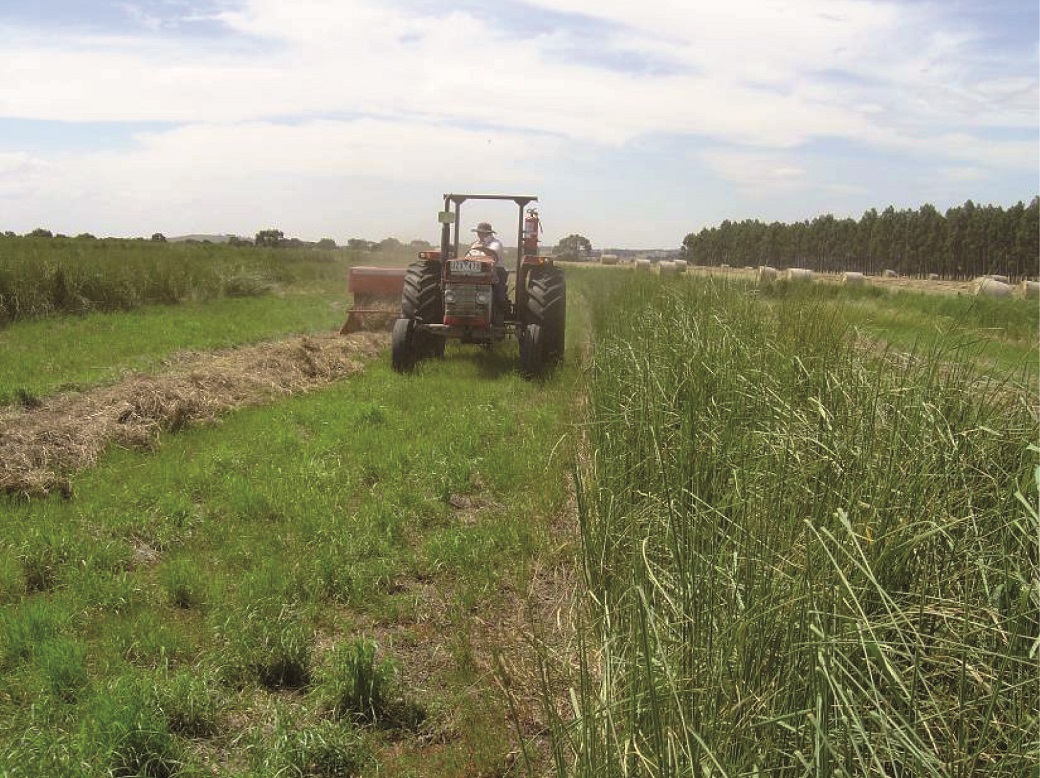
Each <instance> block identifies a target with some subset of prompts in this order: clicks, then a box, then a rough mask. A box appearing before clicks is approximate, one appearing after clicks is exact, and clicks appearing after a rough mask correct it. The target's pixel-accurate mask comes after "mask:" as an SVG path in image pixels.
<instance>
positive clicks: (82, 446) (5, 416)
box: [0, 332, 387, 497]
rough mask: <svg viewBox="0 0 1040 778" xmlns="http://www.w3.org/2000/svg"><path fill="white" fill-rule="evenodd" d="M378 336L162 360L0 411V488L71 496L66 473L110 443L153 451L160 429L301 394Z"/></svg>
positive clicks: (370, 349)
mask: <svg viewBox="0 0 1040 778" xmlns="http://www.w3.org/2000/svg"><path fill="white" fill-rule="evenodd" d="M386 340H387V336H386V335H385V334H384V333H374V332H362V333H357V334H353V335H349V336H346V337H342V336H340V335H336V334H332V333H330V334H319V335H308V336H302V337H293V338H289V339H287V340H283V341H277V342H272V343H263V344H259V345H254V346H248V347H242V348H235V349H229V350H224V351H216V352H206V353H197V352H187V353H181V354H178V355H176V356H175V357H173V358H171V359H170V360H169V361H168V363H167V366H166V369H165V370H164V371H163V372H162V373H161V374H159V375H132V376H129V377H128V378H126V379H125V380H123V381H120V382H119V383H117V384H115V385H112V386H106V387H102V388H98V389H94V390H90V391H86V392H77V393H69V394H62V395H57V396H55V397H52V398H49V399H47V400H44V401H43V402H41V403H40V404H39V405H38V406H37V407H34V408H32V409H16V408H10V409H6V410H4V411H2V412H0V490H2V491H4V492H8V493H12V494H24V495H30V496H43V495H46V494H48V493H51V492H55V491H57V492H60V493H61V494H63V495H65V496H66V497H68V496H71V486H70V484H69V481H68V476H69V474H71V473H72V472H75V471H76V470H81V469H83V468H87V467H91V466H93V465H94V464H95V463H96V462H97V459H98V457H99V456H100V455H101V454H102V452H103V451H104V450H105V449H106V448H107V447H108V446H109V445H112V444H115V445H121V446H129V447H135V448H147V447H151V446H153V445H155V442H156V441H157V439H158V435H159V433H160V432H161V431H163V430H167V431H176V430H178V429H180V428H182V427H184V426H185V425H187V424H189V423H197V422H212V421H215V420H216V419H217V418H218V417H219V416H220V414H222V413H225V412H227V411H229V410H232V409H235V408H239V407H243V406H247V405H259V404H263V403H266V402H270V401H272V400H273V399H275V398H277V397H284V396H287V395H291V394H297V393H300V392H306V391H309V390H311V389H314V388H317V387H319V386H322V385H325V384H328V383H329V382H331V381H335V380H337V379H340V378H343V377H345V376H349V375H352V374H354V373H357V372H359V371H361V370H362V369H363V367H364V361H365V360H366V359H369V358H371V357H373V356H375V355H376V354H377V353H378V352H379V350H380V349H382V348H384V347H385V345H386Z"/></svg>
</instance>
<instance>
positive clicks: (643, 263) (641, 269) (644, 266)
mask: <svg viewBox="0 0 1040 778" xmlns="http://www.w3.org/2000/svg"><path fill="white" fill-rule="evenodd" d="M636 272H637V273H649V272H650V260H649V259H637V260H636Z"/></svg>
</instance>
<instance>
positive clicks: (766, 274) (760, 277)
mask: <svg viewBox="0 0 1040 778" xmlns="http://www.w3.org/2000/svg"><path fill="white" fill-rule="evenodd" d="M779 275H780V273H779V271H778V270H777V269H776V268H775V267H770V266H769V265H761V266H760V267H759V268H758V270H757V271H756V273H755V282H756V283H759V284H763V283H766V282H769V281H775V280H776V279H777V278H778V277H779Z"/></svg>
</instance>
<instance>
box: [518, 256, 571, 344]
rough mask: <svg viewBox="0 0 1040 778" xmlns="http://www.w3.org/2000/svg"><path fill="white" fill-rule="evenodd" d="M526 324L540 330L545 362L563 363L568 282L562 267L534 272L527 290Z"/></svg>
mask: <svg viewBox="0 0 1040 778" xmlns="http://www.w3.org/2000/svg"><path fill="white" fill-rule="evenodd" d="M527 321H528V322H529V323H532V324H537V325H538V326H539V327H540V328H541V334H540V337H541V339H542V341H543V343H544V350H545V359H546V361H547V362H549V363H555V362H558V361H559V360H561V359H562V358H563V349H564V340H565V334H566V329H565V328H566V322H567V283H566V281H565V280H564V277H563V271H562V270H560V269H559V268H556V267H548V268H540V269H538V270H534V271H532V273H531V280H530V282H529V286H528V289H527Z"/></svg>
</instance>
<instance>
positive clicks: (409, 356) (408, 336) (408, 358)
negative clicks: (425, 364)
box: [390, 319, 419, 373]
mask: <svg viewBox="0 0 1040 778" xmlns="http://www.w3.org/2000/svg"><path fill="white" fill-rule="evenodd" d="M412 326H413V325H412V320H411V319H398V320H397V321H395V322H394V329H393V332H392V333H391V334H390V364H391V366H392V367H393V368H394V370H396V371H397V372H398V373H408V372H410V371H411V370H412V368H414V367H415V362H416V359H417V358H418V356H419V355H418V353H417V350H416V347H415V346H416V344H415V333H414V332H413V330H412Z"/></svg>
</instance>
